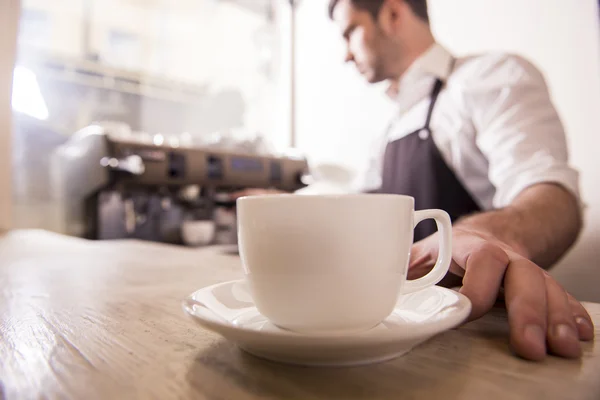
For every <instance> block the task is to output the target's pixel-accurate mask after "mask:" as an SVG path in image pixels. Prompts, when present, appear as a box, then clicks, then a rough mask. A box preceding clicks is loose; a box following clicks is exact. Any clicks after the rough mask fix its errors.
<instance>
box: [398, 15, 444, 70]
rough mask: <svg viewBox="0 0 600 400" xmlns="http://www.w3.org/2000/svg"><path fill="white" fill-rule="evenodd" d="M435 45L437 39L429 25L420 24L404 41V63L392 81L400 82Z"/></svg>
mask: <svg viewBox="0 0 600 400" xmlns="http://www.w3.org/2000/svg"><path fill="white" fill-rule="evenodd" d="M434 44H435V38H434V37H433V34H432V33H431V29H430V28H429V25H426V24H420V25H419V26H417V27H415V29H414V31H413V32H412V34H411V35H410V38H409V39H408V40H406V41H404V45H403V46H402V47H403V48H404V49H403V54H402V55H403V60H402V61H403V63H402V65H401V66H400V68H399V70H398V71H397V72H396V74H394V75H395V76H394V77H393V78H392V79H395V80H396V81H399V80H400V78H402V75H404V73H405V72H406V71H407V70H408V69H409V68H410V67H411V65H413V64H414V63H415V61H417V59H418V58H419V57H421V56H422V55H423V54H424V53H425V52H426V51H427V50H429V49H430V48H431V46H433V45H434Z"/></svg>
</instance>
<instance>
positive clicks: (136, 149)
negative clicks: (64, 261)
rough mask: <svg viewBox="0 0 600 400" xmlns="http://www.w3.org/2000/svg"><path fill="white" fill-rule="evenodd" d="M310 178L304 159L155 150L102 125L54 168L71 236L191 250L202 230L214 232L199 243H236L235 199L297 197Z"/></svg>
mask: <svg viewBox="0 0 600 400" xmlns="http://www.w3.org/2000/svg"><path fill="white" fill-rule="evenodd" d="M307 173H308V164H307V161H306V159H304V158H303V157H293V156H276V155H268V154H252V153H249V152H243V151H239V150H237V151H236V150H227V149H219V148H215V147H212V146H192V145H188V146H179V145H177V146H173V145H169V144H164V143H159V144H155V143H153V142H147V141H146V142H144V141H141V140H135V139H133V138H131V137H125V138H123V137H119V136H116V135H111V134H110V132H108V131H107V129H106V128H104V127H101V126H96V125H92V126H89V127H86V128H84V129H82V130H81V131H79V132H77V133H76V134H74V135H73V136H72V137H71V138H70V140H69V141H68V142H67V143H65V144H64V145H62V146H61V147H59V148H58V149H57V151H56V152H55V154H54V155H53V157H52V168H51V176H52V181H53V182H52V187H53V196H54V198H55V201H56V202H57V204H60V210H61V211H60V212H61V218H60V220H61V221H62V223H61V224H62V226H61V228H60V230H61V231H62V232H63V233H65V234H69V235H73V236H79V237H85V238H88V239H96V240H110V239H123V238H134V239H141V240H148V241H155V242H162V243H170V244H189V243H188V242H190V241H192V242H194V240H192V239H190V237H193V236H194V234H193V233H194V229H196V228H201V229H204V230H206V227H212V228H211V229H209V231H210V232H209V236H210V238H209V239H206V237H205V238H204V239H198V240H197V241H196V242H197V243H196V244H198V245H199V244H213V243H215V242H217V243H221V244H235V243H236V234H235V211H234V207H235V202H234V201H232V200H231V199H230V196H229V195H228V194H229V193H231V192H234V191H237V190H240V189H244V188H249V187H251V188H275V189H279V190H283V191H288V192H293V191H295V190H298V189H300V188H302V187H304V186H305V184H304V183H303V178H304V177H306V176H307ZM203 226H204V228H202V227H203ZM186 236H187V240H186ZM204 236H206V234H204ZM223 238H225V239H223Z"/></svg>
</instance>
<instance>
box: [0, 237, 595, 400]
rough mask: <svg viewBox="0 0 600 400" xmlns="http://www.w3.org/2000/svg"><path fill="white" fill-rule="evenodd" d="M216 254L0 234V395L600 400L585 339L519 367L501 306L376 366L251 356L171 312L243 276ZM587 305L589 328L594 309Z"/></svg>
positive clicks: (235, 262)
mask: <svg viewBox="0 0 600 400" xmlns="http://www.w3.org/2000/svg"><path fill="white" fill-rule="evenodd" d="M222 250H223V249H222V248H219V247H212V248H205V249H200V250H193V249H186V248H180V247H171V246H165V245H159V244H152V243H143V242H138V241H118V242H88V241H84V240H79V239H73V238H67V237H63V236H58V235H54V234H51V233H47V232H43V231H17V232H12V233H9V234H6V235H4V236H2V237H0V380H1V386H0V399H1V398H6V399H36V398H57V399H58V398H60V399H101V398H102V399H163V400H166V399H279V398H281V399H337V398H339V399H464V400H469V399H477V400H480V399H484V400H494V399H509V398H510V399H527V400H530V399H538V398H539V399H570V400H578V399H590V400H597V399H600V350H599V347H598V346H597V345H596V344H595V343H593V342H592V343H585V344H584V345H583V348H584V356H583V358H582V359H581V360H575V361H573V360H565V359H560V358H555V357H549V358H548V359H547V360H546V361H544V362H541V363H534V362H527V361H524V360H521V359H519V358H517V357H515V356H514V355H513V354H511V352H510V350H509V348H508V337H507V332H508V327H507V322H506V315H505V313H504V311H503V310H501V309H497V310H494V311H493V312H492V313H490V314H488V315H487V316H485V317H484V318H482V319H480V320H478V321H475V322H472V323H470V324H467V325H465V326H463V327H461V328H459V329H456V330H452V331H448V332H445V333H443V334H441V335H438V336H436V337H435V338H433V339H431V340H429V341H428V342H426V343H424V344H422V345H420V346H419V347H417V348H416V349H414V350H413V351H412V352H410V353H409V354H407V355H406V356H404V357H401V358H398V359H396V360H393V361H391V362H387V363H383V364H377V365H372V366H367V367H355V368H341V369H313V368H301V367H292V366H286V365H282V364H276V363H273V362H268V361H263V360H261V359H257V358H255V357H253V356H250V355H247V354H245V353H243V352H241V351H239V350H238V349H237V348H236V347H234V346H233V345H231V344H230V343H228V342H225V341H223V340H222V339H221V338H220V337H219V336H217V335H215V334H213V333H210V332H208V331H205V330H203V329H201V328H200V327H199V326H198V325H196V324H195V323H194V322H193V321H192V320H191V319H190V318H189V317H187V316H186V315H185V314H184V313H183V311H182V308H181V300H182V298H183V297H184V296H186V295H188V294H190V293H191V292H193V291H194V290H196V289H198V288H200V287H202V286H205V285H209V284H213V283H217V282H222V281H226V280H230V279H236V278H239V277H241V268H240V261H239V258H238V257H236V256H232V255H227V254H224V252H223V251H222ZM586 307H587V308H588V310H589V311H590V313H591V315H592V317H593V318H594V321H595V323H596V326H597V327H598V326H600V305H598V304H589V303H588V304H586ZM596 332H597V335H598V334H600V332H599V330H598V328H597V330H596Z"/></svg>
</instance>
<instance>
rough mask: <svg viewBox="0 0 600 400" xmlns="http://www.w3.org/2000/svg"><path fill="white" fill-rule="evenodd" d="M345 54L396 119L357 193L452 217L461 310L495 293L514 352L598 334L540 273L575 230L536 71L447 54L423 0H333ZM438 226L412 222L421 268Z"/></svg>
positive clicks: (535, 354) (575, 216) (548, 348)
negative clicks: (394, 109)
mask: <svg viewBox="0 0 600 400" xmlns="http://www.w3.org/2000/svg"><path fill="white" fill-rule="evenodd" d="M329 11H330V16H331V18H332V19H333V21H334V22H335V23H336V25H337V26H338V27H339V30H340V32H341V33H342V37H343V38H344V40H345V42H346V45H347V55H346V61H348V62H352V63H354V64H355V65H356V68H357V69H358V71H359V72H360V73H361V74H362V75H363V77H364V78H365V79H367V80H368V81H369V82H371V83H376V82H383V81H387V82H389V89H388V94H389V95H390V96H392V98H393V99H394V100H395V101H396V102H397V104H398V118H396V119H395V120H394V121H393V122H392V124H391V125H390V127H389V129H388V131H387V132H385V135H383V136H382V137H381V138H380V139H379V140H378V141H376V142H377V146H376V149H375V151H374V152H373V158H372V162H371V166H370V168H369V170H368V171H365V173H364V174H362V176H361V179H359V183H358V185H357V190H359V191H364V192H383V193H398V194H405V195H410V196H413V197H414V198H415V205H416V208H417V209H425V208H440V209H443V210H445V211H447V212H448V213H449V214H450V216H451V218H452V220H453V236H454V240H453V247H454V249H453V264H452V267H451V274H449V276H448V279H447V280H446V284H451V281H452V280H453V279H452V278H459V279H461V280H462V287H461V289H460V291H461V292H462V293H463V294H465V295H466V296H467V297H469V298H470V300H471V301H472V303H473V311H472V314H471V318H472V319H474V318H478V317H480V316H481V315H483V314H485V313H486V312H487V311H489V309H490V308H491V307H492V305H493V304H494V303H495V301H496V299H497V298H498V296H499V295H503V296H504V301H505V304H506V308H507V310H508V320H509V325H510V342H511V345H512V347H513V349H514V350H515V351H516V353H517V354H519V355H520V356H522V357H524V358H527V359H531V360H541V359H543V358H544V357H545V356H546V354H548V353H553V354H555V355H559V356H564V357H579V356H580V355H581V346H580V340H591V339H592V338H593V336H594V329H593V325H592V322H591V319H590V317H589V315H588V314H587V312H586V311H585V309H584V308H583V306H582V305H581V304H580V303H579V302H577V301H576V300H575V299H574V298H573V297H572V296H571V295H569V294H568V293H567V292H566V291H565V290H564V289H563V288H562V287H561V286H560V285H559V284H558V283H557V282H556V281H555V280H554V279H553V278H552V277H550V275H549V274H548V273H546V272H545V271H544V269H543V268H546V269H547V268H549V267H551V266H552V265H553V264H554V263H555V262H556V261H557V260H558V259H559V258H560V257H561V256H562V255H563V254H564V253H565V252H566V251H567V250H568V249H569V248H570V247H571V246H572V244H573V243H574V242H575V240H576V238H577V236H578V234H579V232H580V230H581V224H582V223H581V213H580V201H579V191H578V175H577V172H576V171H574V170H573V169H572V168H571V167H570V166H569V165H568V160H567V150H566V143H565V137H564V132H563V128H562V125H561V122H560V120H559V118H558V115H557V113H556V111H555V109H554V107H553V106H552V103H551V101H550V98H549V94H548V90H547V87H546V84H545V82H544V79H543V77H542V76H541V74H540V73H539V72H538V71H537V70H536V69H535V68H534V67H533V66H532V65H531V64H530V63H528V62H526V61H525V60H523V59H522V58H519V57H516V56H511V55H505V54H488V55H481V56H476V57H468V58H455V57H453V56H452V55H451V54H450V53H449V52H448V51H446V50H445V49H444V48H443V47H442V46H440V45H439V44H437V43H436V42H435V40H434V37H433V35H432V33H431V29H430V27H429V20H428V13H427V4H426V0H330V7H329ZM435 235H436V233H435V227H434V226H432V225H424V224H420V225H419V226H418V227H417V229H416V231H415V239H416V240H418V241H417V242H416V243H415V245H414V247H413V250H412V254H411V269H410V275H411V276H412V277H417V276H419V275H421V274H423V273H424V272H426V271H427V270H428V269H429V268H431V267H432V266H433V263H434V261H435V259H436V258H437V250H438V249H437V245H438V244H437V243H438V242H437V239H436V237H435Z"/></svg>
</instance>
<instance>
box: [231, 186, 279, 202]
mask: <svg viewBox="0 0 600 400" xmlns="http://www.w3.org/2000/svg"><path fill="white" fill-rule="evenodd" d="M284 193H287V192H284V191H281V190H278V189H255V188H249V189H244V190H240V191H238V192H233V193H231V194H230V197H231V199H232V200H237V199H239V198H240V197H245V196H262V195H270V194H284Z"/></svg>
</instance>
